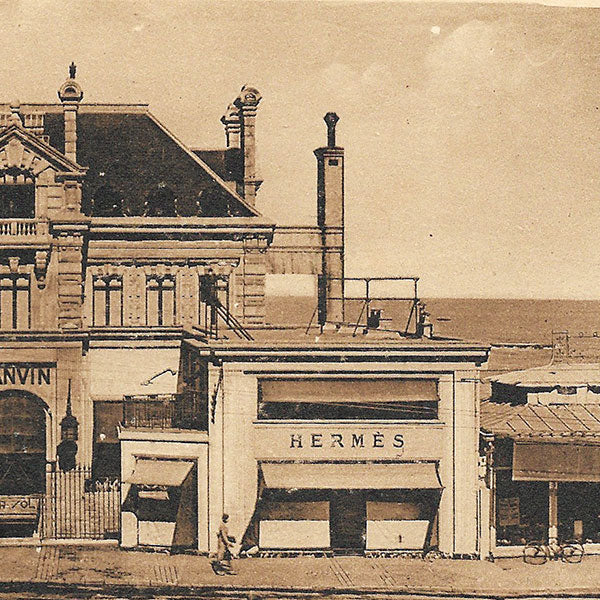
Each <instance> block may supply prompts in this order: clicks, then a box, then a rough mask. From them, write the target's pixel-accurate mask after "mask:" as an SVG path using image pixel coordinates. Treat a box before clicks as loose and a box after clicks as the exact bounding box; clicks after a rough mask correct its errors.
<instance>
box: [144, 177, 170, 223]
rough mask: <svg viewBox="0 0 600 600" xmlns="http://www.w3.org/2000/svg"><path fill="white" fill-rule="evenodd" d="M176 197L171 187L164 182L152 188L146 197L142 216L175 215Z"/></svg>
mask: <svg viewBox="0 0 600 600" xmlns="http://www.w3.org/2000/svg"><path fill="white" fill-rule="evenodd" d="M176 203H177V197H176V196H175V193H174V192H173V190H171V188H169V187H167V186H166V185H165V184H164V183H161V184H159V185H158V187H157V188H156V189H154V190H152V191H151V192H150V193H149V194H148V196H147V197H146V207H145V211H144V216H146V217H176V216H177V207H176Z"/></svg>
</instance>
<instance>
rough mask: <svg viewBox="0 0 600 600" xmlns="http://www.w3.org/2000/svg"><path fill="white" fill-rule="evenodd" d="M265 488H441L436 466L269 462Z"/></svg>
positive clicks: (265, 467) (265, 474)
mask: <svg viewBox="0 0 600 600" xmlns="http://www.w3.org/2000/svg"><path fill="white" fill-rule="evenodd" d="M261 468H262V473H263V477H264V480H265V485H266V487H268V488H277V489H334V490H349V489H373V490H391V489H394V490H395V489H440V488H441V487H442V485H441V483H440V480H439V477H438V474H437V469H436V464H435V463H372V464H364V463H362V464H361V463H350V464H346V463H265V462H263V463H262V464H261Z"/></svg>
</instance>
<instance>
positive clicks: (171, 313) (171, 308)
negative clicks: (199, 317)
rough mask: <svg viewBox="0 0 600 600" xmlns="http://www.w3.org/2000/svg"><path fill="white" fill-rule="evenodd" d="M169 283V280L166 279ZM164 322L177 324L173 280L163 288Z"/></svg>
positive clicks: (165, 323)
mask: <svg viewBox="0 0 600 600" xmlns="http://www.w3.org/2000/svg"><path fill="white" fill-rule="evenodd" d="M165 284H167V281H165ZM162 312H163V314H162V316H163V318H162V324H163V325H174V324H175V288H174V287H173V282H169V283H168V284H167V286H166V287H165V288H163V306H162Z"/></svg>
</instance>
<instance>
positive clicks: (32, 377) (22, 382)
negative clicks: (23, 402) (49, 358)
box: [0, 362, 56, 387]
mask: <svg viewBox="0 0 600 600" xmlns="http://www.w3.org/2000/svg"><path fill="white" fill-rule="evenodd" d="M55 371H56V363H30V362H19V363H16V362H12V363H0V386H4V387H6V386H8V387H44V386H50V385H53V383H54V382H53V373H54V372H55Z"/></svg>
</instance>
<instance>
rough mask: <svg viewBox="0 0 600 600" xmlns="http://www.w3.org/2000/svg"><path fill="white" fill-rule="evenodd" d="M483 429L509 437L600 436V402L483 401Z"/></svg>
mask: <svg viewBox="0 0 600 600" xmlns="http://www.w3.org/2000/svg"><path fill="white" fill-rule="evenodd" d="M481 429H483V430H484V431H487V432H489V433H494V434H497V435H505V436H507V437H512V438H519V437H540V436H576V437H581V436H591V437H600V405H598V404H575V403H571V404H560V405H541V404H519V405H514V404H509V403H500V402H491V401H485V402H482V403H481Z"/></svg>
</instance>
